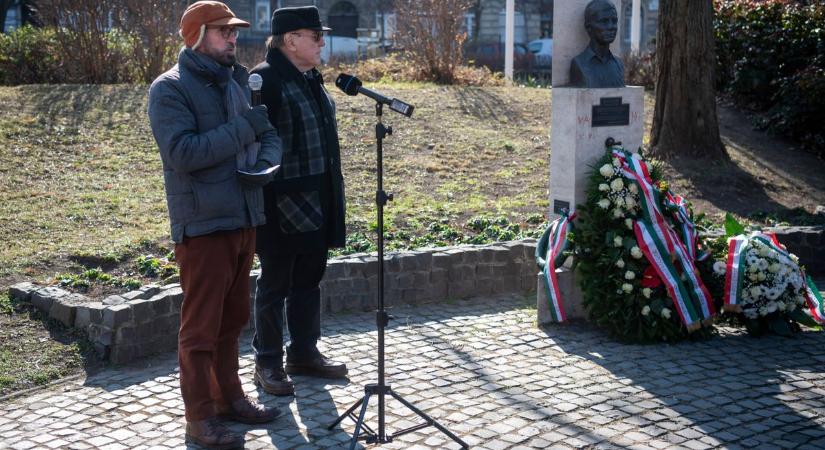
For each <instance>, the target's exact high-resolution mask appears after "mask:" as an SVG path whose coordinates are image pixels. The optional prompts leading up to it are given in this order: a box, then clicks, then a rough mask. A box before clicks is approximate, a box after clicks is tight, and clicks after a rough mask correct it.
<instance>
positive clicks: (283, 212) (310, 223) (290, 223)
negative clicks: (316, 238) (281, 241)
mask: <svg viewBox="0 0 825 450" xmlns="http://www.w3.org/2000/svg"><path fill="white" fill-rule="evenodd" d="M276 202H277V204H278V210H279V211H280V214H279V215H278V221H279V225H280V226H281V231H282V232H284V233H286V234H296V233H306V232H309V231H316V230H318V229H320V228H321V225H323V223H324V214H323V212H322V210H321V199H320V196H319V195H318V191H309V192H287V193H282V194H280V193H279V194H277V197H276Z"/></svg>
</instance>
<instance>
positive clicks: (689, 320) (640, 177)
mask: <svg viewBox="0 0 825 450" xmlns="http://www.w3.org/2000/svg"><path fill="white" fill-rule="evenodd" d="M613 156H614V157H615V158H618V159H619V160H620V161H621V162H622V164H621V171H622V174H623V175H624V176H625V177H626V178H628V179H630V180H631V181H634V182H635V183H636V185H637V187H638V188H639V192H640V194H641V195H640V196H639V202H640V204H641V211H642V218H641V219H640V220H635V221H634V231H635V232H636V237H637V240H638V241H639V243H640V245H643V246H645V247H646V248H643V249H642V252H643V253H645V256H647V257H648V261H650V263H651V265H653V266H654V269H655V270H656V272H657V273H658V274H659V276H660V277H661V278H662V281H663V282H664V284H665V286H666V288H667V290H668V292H669V293H670V295H671V298H672V299H673V301H674V305H675V306H676V309H677V310H678V312H679V315H680V317H681V318H682V322H683V323H684V324H685V326H686V327H687V329H688V330H691V331H692V330H695V329H697V328H699V327H700V326H701V323H700V322H701V321H703V320H707V319H710V318H711V317H712V316H713V315H715V314H716V311H715V308H714V307H713V299H712V298H711V296H710V293H709V292H708V290H707V288H706V287H705V285H704V283H703V282H702V280H701V278H700V277H699V272H698V270H696V267H695V265H694V260H695V257H694V255H695V253H694V252H689V251H688V250H687V248H686V246H685V244H683V243H682V241H681V240H680V239H679V237H678V235H677V234H676V232H675V231H673V229H672V228H671V227H670V226H669V225H668V223H667V222H666V220H665V217H664V214H662V211H661V209H660V207H659V192H658V189H657V188H656V187H655V186H654V185H653V180H652V179H651V177H650V171H649V170H648V167H647V163H645V162H644V160H643V159H642V157H641V156H639V155H638V154H631V153H629V152H627V151H626V150H623V149H619V148H614V149H613ZM685 219H686V220H687V222H688V223H690V219H689V216H687V211H685ZM690 225H692V223H690ZM687 241H688V242H694V241H693V240H692V239H690V238H689V239H687ZM688 245H690V246H692V245H691V244H688ZM672 259H673V261H672ZM674 263H678V265H679V269H680V270H681V273H682V274H683V275H684V276H685V278H686V280H685V282H684V283H683V282H682V280H681V276H680V275H679V273H678V272H677V269H676V265H675V264H674Z"/></svg>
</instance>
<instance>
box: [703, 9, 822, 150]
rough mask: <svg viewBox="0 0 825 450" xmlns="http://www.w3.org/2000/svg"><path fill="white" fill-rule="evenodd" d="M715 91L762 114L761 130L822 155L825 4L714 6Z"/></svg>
mask: <svg viewBox="0 0 825 450" xmlns="http://www.w3.org/2000/svg"><path fill="white" fill-rule="evenodd" d="M716 9H717V11H716V19H715V24H714V26H715V33H716V45H717V60H718V71H717V73H718V74H719V87H720V88H721V89H723V90H725V91H727V92H728V93H730V94H731V95H732V96H733V98H734V100H735V101H736V102H737V103H739V104H740V105H744V106H747V107H749V108H753V109H755V110H756V111H759V112H761V113H764V114H763V115H762V118H761V120H760V125H761V126H762V127H763V128H764V129H767V130H769V131H771V132H774V133H777V134H782V135H785V136H789V137H791V138H793V139H796V140H798V141H800V142H801V143H802V144H803V146H805V147H807V148H809V149H812V150H814V151H815V152H817V153H819V154H820V155H825V130H823V127H822V123H825V4H822V3H821V2H816V1H806V0H797V1H792V0H762V1H756V0H724V1H718V2H717V3H716Z"/></svg>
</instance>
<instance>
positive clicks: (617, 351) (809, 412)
mask: <svg viewBox="0 0 825 450" xmlns="http://www.w3.org/2000/svg"><path fill="white" fill-rule="evenodd" d="M543 331H544V333H545V334H546V336H547V338H548V339H552V340H553V341H554V342H555V343H556V345H558V347H559V348H560V349H561V350H562V351H564V352H565V353H568V354H571V355H576V356H579V357H581V358H584V359H586V360H589V361H592V362H593V363H595V364H598V365H599V366H601V367H602V368H604V369H606V370H608V371H609V372H610V373H611V374H612V375H613V376H614V377H616V378H618V379H619V381H620V382H623V383H624V382H625V381H626V383H625V384H626V385H627V387H626V388H625V389H624V392H625V393H626V394H630V395H632V394H635V393H637V392H640V391H644V392H647V393H649V394H650V395H651V396H652V398H651V399H650V400H651V401H654V402H658V403H660V404H663V405H665V406H666V407H667V408H669V409H670V410H672V411H674V412H676V413H678V415H676V416H675V417H673V419H674V420H678V421H680V422H684V421H685V420H686V421H687V423H684V426H685V427H688V428H694V429H696V430H698V431H699V432H700V433H703V434H705V435H707V436H711V437H713V438H715V439H717V440H718V441H720V442H722V443H725V442H730V441H732V440H743V442H742V443H743V444H754V445H767V444H773V445H777V446H780V447H795V446H798V445H801V444H804V443H806V442H807V441H808V440H810V439H811V438H812V436H813V437H819V436H825V430H823V427H822V426H821V425H820V424H818V423H816V422H815V421H814V420H813V419H814V418H816V417H817V416H818V415H819V414H821V411H822V409H823V408H825V399H823V398H822V397H821V396H820V395H817V394H815V393H812V392H810V391H808V390H805V388H810V387H812V383H810V382H808V381H806V379H805V376H804V375H806V374H808V375H812V376H815V377H818V375H817V372H818V371H821V370H822V355H823V352H822V351H818V352H817V351H807V350H805V349H808V348H813V349H815V348H817V347H818V346H819V341H818V340H816V339H814V333H802V334H800V335H799V336H798V337H796V338H794V339H789V338H783V337H778V336H769V337H762V338H753V337H750V336H748V335H746V334H741V333H740V334H732V333H731V334H727V333H726V334H722V335H719V336H715V337H713V338H712V339H709V340H707V341H703V342H685V343H679V344H675V345H667V344H661V345H626V344H621V343H618V342H615V341H611V340H610V339H609V338H608V337H607V336H605V335H604V334H602V333H600V332H597V331H594V329H593V328H592V327H591V326H589V325H587V324H576V325H573V326H564V327H556V326H551V327H547V328H544V330H543ZM585 331H586V332H585ZM727 331H731V330H727ZM582 337H585V339H582ZM788 344H792V346H791V347H789V346H788ZM789 350H791V351H793V352H795V353H796V354H794V353H789ZM811 381H815V378H811ZM797 387H799V388H801V389H800V390H799V391H796V390H797ZM795 391H796V392H795ZM789 400H794V405H795V406H798V407H799V409H795V408H791V407H789V406H788V404H787V403H786V401H789ZM800 400H801V401H800ZM607 403H608V404H610V405H611V406H612V407H613V408H611V409H605V414H610V415H613V416H614V417H616V418H619V417H628V416H633V415H635V414H638V413H640V412H642V411H643V410H642V408H639V406H638V405H636V404H633V403H630V402H625V401H623V400H622V399H621V398H613V399H609V400H608V401H607ZM639 419H641V420H640V421H646V419H644V417H641V418H639ZM683 419H684V420H683ZM639 425H640V426H644V424H643V423H640V424H639ZM736 429H740V430H741V429H744V430H747V431H746V432H745V433H744V435H743V434H742V433H735V432H733V431H734V430H736Z"/></svg>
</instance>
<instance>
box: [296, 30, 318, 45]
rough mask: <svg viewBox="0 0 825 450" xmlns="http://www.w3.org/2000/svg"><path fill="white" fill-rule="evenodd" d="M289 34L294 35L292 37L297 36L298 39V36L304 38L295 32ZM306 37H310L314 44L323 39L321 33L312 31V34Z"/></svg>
mask: <svg viewBox="0 0 825 450" xmlns="http://www.w3.org/2000/svg"><path fill="white" fill-rule="evenodd" d="M289 34H294V35H296V36H299V37H300V36H304V35H303V34H301V33H298V32H297V31H293V32H291V33H289ZM307 36H309V37H310V38H311V39H312V40H313V41H315V42H320V41H321V39H323V38H324V33H323V32H321V31H313V32H312V34H309V35H307Z"/></svg>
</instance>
